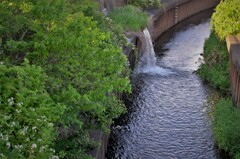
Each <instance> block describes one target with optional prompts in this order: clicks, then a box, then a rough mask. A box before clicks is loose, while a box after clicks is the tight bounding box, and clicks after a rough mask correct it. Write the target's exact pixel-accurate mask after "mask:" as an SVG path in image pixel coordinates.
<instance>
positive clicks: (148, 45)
mask: <svg viewBox="0 0 240 159" xmlns="http://www.w3.org/2000/svg"><path fill="white" fill-rule="evenodd" d="M143 34H144V37H143V39H142V40H143V46H142V47H143V48H144V49H143V52H142V56H141V57H140V59H139V63H138V67H137V70H136V72H137V73H146V74H151V75H155V74H160V75H169V74H172V73H173V72H171V71H170V70H168V69H164V68H161V67H159V66H157V57H156V55H155V52H154V49H153V44H152V39H151V35H150V33H149V31H148V29H144V30H143Z"/></svg>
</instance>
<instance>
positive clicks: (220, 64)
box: [198, 32, 230, 93]
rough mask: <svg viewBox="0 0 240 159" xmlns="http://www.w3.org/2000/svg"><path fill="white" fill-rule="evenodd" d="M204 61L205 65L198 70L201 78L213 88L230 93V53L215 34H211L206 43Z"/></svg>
mask: <svg viewBox="0 0 240 159" xmlns="http://www.w3.org/2000/svg"><path fill="white" fill-rule="evenodd" d="M204 60H205V63H204V64H202V65H201V66H200V68H199V70H198V73H199V75H200V77H201V78H202V79H203V80H205V81H207V82H209V84H210V85H212V86H213V87H215V88H217V89H219V90H221V91H223V92H225V93H228V92H229V89H230V82H229V81H230V80H229V66H230V63H229V58H228V52H227V48H226V45H225V43H224V42H221V41H220V40H219V39H218V38H217V36H216V34H215V33H214V32H211V34H210V36H209V38H208V39H207V40H206V41H205V45H204Z"/></svg>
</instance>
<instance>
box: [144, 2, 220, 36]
mask: <svg viewBox="0 0 240 159" xmlns="http://www.w3.org/2000/svg"><path fill="white" fill-rule="evenodd" d="M218 3H219V0H162V7H161V8H160V9H157V10H154V11H153V12H152V13H153V17H152V20H151V21H152V22H151V25H149V28H148V29H149V31H150V34H151V36H152V39H153V40H156V39H157V38H158V37H159V36H161V34H162V33H164V32H166V31H167V30H168V29H170V28H171V27H173V26H174V25H176V24H177V23H179V22H181V21H182V20H184V19H186V18H188V17H190V16H192V15H194V14H197V13H199V12H201V11H204V10H207V9H210V8H213V7H215V6H216V5H217V4H218Z"/></svg>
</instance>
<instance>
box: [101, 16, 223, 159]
mask: <svg viewBox="0 0 240 159" xmlns="http://www.w3.org/2000/svg"><path fill="white" fill-rule="evenodd" d="M208 18H209V16H208ZM193 19H194V18H193ZM197 19H198V20H197V21H196V18H195V19H194V20H193V21H191V20H189V21H188V22H187V23H188V25H186V23H185V24H184V25H183V26H184V27H180V29H175V31H174V32H172V31H170V34H168V36H167V37H168V38H167V40H166V38H163V39H164V40H159V41H158V42H157V43H156V44H155V45H156V49H155V52H156V54H157V56H156V59H154V58H153V59H141V60H140V63H139V67H138V68H137V69H136V70H137V71H135V74H134V75H133V77H132V78H133V79H132V81H133V85H134V87H135V88H136V90H135V91H134V94H133V97H132V100H131V101H130V102H128V104H127V107H128V113H127V114H125V115H123V116H122V117H120V118H119V119H118V120H117V121H116V122H115V125H113V126H112V128H111V130H112V132H111V135H110V140H109V145H108V152H107V155H106V156H107V158H108V159H216V158H218V157H217V156H218V155H217V152H216V149H215V147H214V141H213V135H212V128H211V121H210V118H209V116H208V108H207V107H206V102H207V98H208V96H209V93H210V92H211V90H210V89H209V88H208V87H207V86H206V85H204V84H203V82H202V81H201V79H200V78H199V77H198V76H197V75H196V74H195V73H194V72H195V71H196V70H197V69H198V67H199V65H200V63H201V62H202V60H201V59H202V57H201V55H200V54H202V52H203V43H204V41H205V39H206V38H207V37H208V36H209V34H210V25H209V20H208V19H205V18H201V19H199V17H198V18H197ZM193 23H195V24H193ZM180 25H181V24H180ZM145 32H147V30H145ZM145 36H146V39H148V37H147V36H148V35H147V33H145ZM150 43H151V42H149V44H148V46H147V47H148V48H147V49H146V55H148V56H147V57H150V56H152V55H153V54H154V51H153V50H152V49H151V48H150V47H151V44H150ZM144 58H146V57H144ZM146 60H148V61H150V63H149V62H147V63H146V62H145V63H144V61H146ZM141 63H144V64H142V65H141Z"/></svg>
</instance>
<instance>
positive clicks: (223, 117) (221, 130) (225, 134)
mask: <svg viewBox="0 0 240 159" xmlns="http://www.w3.org/2000/svg"><path fill="white" fill-rule="evenodd" d="M214 136H215V140H216V142H217V145H218V147H219V148H220V149H224V150H225V151H227V152H229V154H230V155H231V156H232V158H234V159H240V110H239V109H237V108H235V107H233V104H232V101H231V100H230V99H226V98H224V99H221V100H220V101H219V102H218V104H217V105H216V110H215V121H214Z"/></svg>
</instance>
